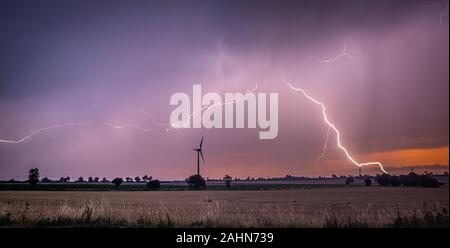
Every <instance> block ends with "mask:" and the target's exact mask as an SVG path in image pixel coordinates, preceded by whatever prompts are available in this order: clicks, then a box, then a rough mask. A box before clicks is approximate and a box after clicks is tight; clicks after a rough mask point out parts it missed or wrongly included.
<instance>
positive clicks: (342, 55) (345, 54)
mask: <svg viewBox="0 0 450 248" xmlns="http://www.w3.org/2000/svg"><path fill="white" fill-rule="evenodd" d="M309 57H310V58H312V59H314V60H315V61H317V62H319V63H335V62H337V61H338V60H341V59H343V58H349V59H359V58H358V57H356V56H353V55H351V54H349V53H348V52H347V45H346V44H344V48H343V49H342V51H341V53H339V54H338V55H336V56H335V57H333V58H330V59H319V58H318V57H316V56H309Z"/></svg>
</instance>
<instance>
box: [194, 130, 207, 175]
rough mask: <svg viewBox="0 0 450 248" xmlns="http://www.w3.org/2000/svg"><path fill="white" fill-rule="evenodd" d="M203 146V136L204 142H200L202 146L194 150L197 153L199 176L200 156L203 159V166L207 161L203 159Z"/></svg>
mask: <svg viewBox="0 0 450 248" xmlns="http://www.w3.org/2000/svg"><path fill="white" fill-rule="evenodd" d="M202 146H203V136H202V140H201V141H200V146H199V147H198V148H197V149H192V150H194V151H196V152H197V175H200V156H201V157H202V161H203V164H204V163H205V159H204V158H203V153H202Z"/></svg>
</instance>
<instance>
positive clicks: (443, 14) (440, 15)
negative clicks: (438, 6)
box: [437, 5, 448, 30]
mask: <svg viewBox="0 0 450 248" xmlns="http://www.w3.org/2000/svg"><path fill="white" fill-rule="evenodd" d="M447 16H448V5H447V6H445V8H444V9H443V10H442V11H441V13H439V25H438V27H437V29H438V30H439V29H441V26H442V24H443V19H444V17H447Z"/></svg>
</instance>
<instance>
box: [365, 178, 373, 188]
mask: <svg viewBox="0 0 450 248" xmlns="http://www.w3.org/2000/svg"><path fill="white" fill-rule="evenodd" d="M364 184H365V185H366V186H372V179H370V177H365V178H364Z"/></svg>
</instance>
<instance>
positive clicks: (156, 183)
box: [146, 179, 161, 189]
mask: <svg viewBox="0 0 450 248" xmlns="http://www.w3.org/2000/svg"><path fill="white" fill-rule="evenodd" d="M146 186H147V189H159V188H160V187H161V182H160V181H159V180H156V179H155V180H151V181H148V182H147V185H146Z"/></svg>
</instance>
